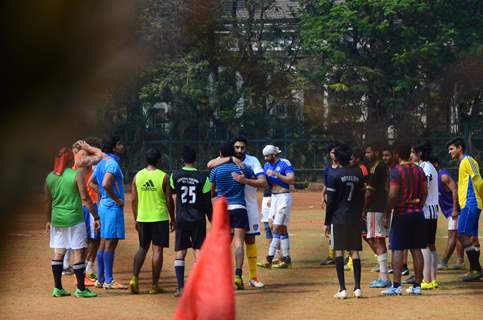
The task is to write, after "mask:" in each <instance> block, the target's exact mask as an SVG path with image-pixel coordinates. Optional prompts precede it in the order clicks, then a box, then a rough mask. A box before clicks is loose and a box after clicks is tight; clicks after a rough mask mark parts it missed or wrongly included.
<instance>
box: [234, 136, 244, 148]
mask: <svg viewBox="0 0 483 320" xmlns="http://www.w3.org/2000/svg"><path fill="white" fill-rule="evenodd" d="M231 141H232V142H233V144H235V142H237V141H240V142H243V143H244V144H245V145H246V146H248V140H247V138H245V137H244V136H236V137H235V138H233V139H232V140H231Z"/></svg>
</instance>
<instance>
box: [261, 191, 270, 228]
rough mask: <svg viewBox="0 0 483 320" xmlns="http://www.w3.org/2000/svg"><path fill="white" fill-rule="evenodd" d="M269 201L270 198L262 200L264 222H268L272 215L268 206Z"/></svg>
mask: <svg viewBox="0 0 483 320" xmlns="http://www.w3.org/2000/svg"><path fill="white" fill-rule="evenodd" d="M268 201H270V197H263V198H262V222H268V217H269V215H270V207H269V206H268Z"/></svg>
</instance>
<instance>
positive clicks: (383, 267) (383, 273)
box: [377, 252, 387, 280]
mask: <svg viewBox="0 0 483 320" xmlns="http://www.w3.org/2000/svg"><path fill="white" fill-rule="evenodd" d="M377 262H378V263H379V277H380V278H381V279H382V280H387V252H386V253H383V254H381V255H378V256H377Z"/></svg>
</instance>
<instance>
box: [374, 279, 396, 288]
mask: <svg viewBox="0 0 483 320" xmlns="http://www.w3.org/2000/svg"><path fill="white" fill-rule="evenodd" d="M391 285H392V282H391V280H383V279H376V280H374V281H372V282H371V283H370V284H369V288H389V287H390V286H391Z"/></svg>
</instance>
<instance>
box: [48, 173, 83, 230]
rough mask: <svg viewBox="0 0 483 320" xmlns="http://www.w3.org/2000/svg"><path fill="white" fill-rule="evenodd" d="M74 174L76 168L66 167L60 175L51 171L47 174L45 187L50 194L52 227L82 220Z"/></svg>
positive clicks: (72, 224)
mask: <svg viewBox="0 0 483 320" xmlns="http://www.w3.org/2000/svg"><path fill="white" fill-rule="evenodd" d="M76 175H77V171H76V170H72V169H70V168H67V169H65V170H64V172H62V175H60V176H57V175H56V174H55V173H53V172H51V173H49V175H48V176H47V179H46V181H47V188H48V189H49V192H50V195H51V196H52V219H51V224H52V226H54V227H59V228H67V227H72V226H75V225H76V224H79V223H81V222H84V214H83V213H82V200H81V197H80V193H79V190H78V189H77V182H76V180H75V177H76Z"/></svg>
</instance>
